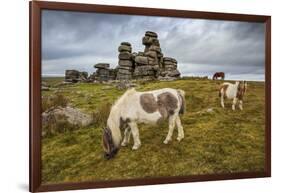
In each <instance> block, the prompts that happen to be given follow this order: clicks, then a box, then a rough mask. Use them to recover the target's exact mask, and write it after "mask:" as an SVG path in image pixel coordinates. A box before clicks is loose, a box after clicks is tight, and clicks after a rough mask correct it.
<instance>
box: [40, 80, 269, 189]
mask: <svg viewBox="0 0 281 193" xmlns="http://www.w3.org/2000/svg"><path fill="white" fill-rule="evenodd" d="M44 81H45V82H48V83H49V84H51V85H55V84H56V83H58V82H59V79H56V81H55V80H54V79H51V80H50V81H48V79H45V80H44ZM220 83H221V81H211V80H194V79H186V80H177V81H172V82H156V81H155V82H149V83H141V84H138V86H137V88H136V89H137V90H140V91H145V90H152V89H159V88H165V87H171V88H179V89H183V90H184V91H185V92H186V113H185V114H184V115H183V116H182V117H181V120H182V124H183V127H184V131H185V138H184V139H183V140H182V141H181V142H178V141H176V136H177V131H176V130H175V132H174V135H173V141H171V143H170V144H168V145H165V144H163V140H164V139H165V136H166V134H167V132H168V129H167V123H164V124H162V125H158V126H149V125H139V129H140V139H141V141H142V146H141V147H140V149H139V150H137V151H133V150H131V147H132V140H131V142H130V145H129V146H128V147H124V148H121V149H120V151H119V153H118V154H117V156H116V157H115V158H114V159H112V160H105V159H104V157H103V148H102V144H101V138H102V127H103V126H104V125H105V122H106V118H107V116H108V115H106V114H108V112H109V110H108V109H106V110H103V109H104V108H108V106H110V105H111V104H113V103H114V101H115V100H116V99H117V98H118V97H119V96H121V95H122V94H123V93H124V91H120V90H118V89H116V88H115V87H114V86H110V85H103V84H91V83H78V84H73V85H67V86H62V87H59V88H58V89H59V93H60V94H63V95H64V96H65V97H66V98H67V99H68V100H69V101H70V104H71V106H73V107H76V108H79V109H81V110H82V111H84V112H87V113H91V114H93V115H94V116H97V118H96V121H95V122H94V123H93V124H92V125H90V126H88V127H85V128H80V129H77V130H73V131H67V132H65V133H60V134H57V135H54V136H50V137H45V138H43V140H42V181H43V183H44V184H48V183H62V182H81V181H100V180H109V179H110V180H116V179H130V178H144V177H160V176H186V175H200V174H218V173H229V172H246V171H263V170H264V134H265V129H264V127H265V120H264V111H265V109H264V108H265V105H264V101H265V98H264V97H265V96H264V83H262V82H249V83H248V84H249V86H248V91H247V93H246V96H245V100H244V110H243V111H240V110H236V111H232V110H231V101H229V100H228V101H227V102H226V108H225V109H222V108H221V107H220V102H219V98H218V87H219V84H220ZM58 89H51V90H50V91H43V92H42V95H43V96H52V95H55V94H56V93H57V92H58V91H57V90H58ZM208 109H212V111H211V112H209V111H208ZM98 116H99V117H98Z"/></svg>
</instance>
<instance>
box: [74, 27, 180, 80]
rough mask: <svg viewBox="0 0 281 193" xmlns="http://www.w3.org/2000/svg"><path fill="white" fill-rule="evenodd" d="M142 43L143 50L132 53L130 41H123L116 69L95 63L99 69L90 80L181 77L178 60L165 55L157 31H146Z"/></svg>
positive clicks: (106, 64) (119, 49) (171, 78)
mask: <svg viewBox="0 0 281 193" xmlns="http://www.w3.org/2000/svg"><path fill="white" fill-rule="evenodd" d="M142 44H143V45H144V46H145V48H144V51H143V52H138V53H137V52H133V53H132V46H131V44H130V43H129V42H121V44H120V46H119V47H118V51H119V55H118V66H117V67H116V68H115V69H110V68H109V67H110V66H109V64H108V63H98V64H96V65H94V67H95V68H96V69H97V70H96V72H94V73H93V74H92V75H91V76H90V77H89V78H88V81H91V82H94V81H99V82H103V81H109V80H131V79H142V80H153V79H159V80H174V79H176V78H179V77H180V72H179V71H178V70H177V60H176V59H174V58H171V57H164V55H163V53H162V50H161V47H160V43H159V39H158V35H157V33H155V32H152V31H147V32H145V35H144V37H143V38H142ZM78 74H79V72H78ZM75 76H78V75H75ZM79 76H80V75H79ZM87 76H88V75H87ZM70 79H71V78H70Z"/></svg>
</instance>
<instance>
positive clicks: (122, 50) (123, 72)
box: [116, 42, 133, 80]
mask: <svg viewBox="0 0 281 193" xmlns="http://www.w3.org/2000/svg"><path fill="white" fill-rule="evenodd" d="M118 51H119V55H118V59H119V61H118V66H117V68H116V71H117V75H116V79H117V80H130V79H132V78H133V77H132V72H133V60H132V47H131V44H130V43H129V42H122V43H121V45H120V46H119V47H118Z"/></svg>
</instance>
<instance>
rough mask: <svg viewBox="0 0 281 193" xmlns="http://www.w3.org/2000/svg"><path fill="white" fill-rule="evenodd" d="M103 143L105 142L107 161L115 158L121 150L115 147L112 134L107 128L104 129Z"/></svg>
mask: <svg viewBox="0 0 281 193" xmlns="http://www.w3.org/2000/svg"><path fill="white" fill-rule="evenodd" d="M102 142H103V148H104V151H105V152H104V157H105V159H111V158H113V157H114V156H115V155H116V154H117V152H118V150H119V148H118V147H116V146H115V145H114V142H113V139H112V133H111V130H110V129H109V128H108V127H105V128H104V129H103V136H102Z"/></svg>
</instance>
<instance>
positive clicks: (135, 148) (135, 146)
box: [132, 144, 140, 150]
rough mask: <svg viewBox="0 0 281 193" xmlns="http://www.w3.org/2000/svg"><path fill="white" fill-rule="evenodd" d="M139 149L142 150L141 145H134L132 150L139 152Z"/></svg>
mask: <svg viewBox="0 0 281 193" xmlns="http://www.w3.org/2000/svg"><path fill="white" fill-rule="evenodd" d="M138 148H140V144H139V145H134V146H133V148H132V150H137V149H138Z"/></svg>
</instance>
